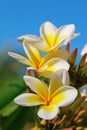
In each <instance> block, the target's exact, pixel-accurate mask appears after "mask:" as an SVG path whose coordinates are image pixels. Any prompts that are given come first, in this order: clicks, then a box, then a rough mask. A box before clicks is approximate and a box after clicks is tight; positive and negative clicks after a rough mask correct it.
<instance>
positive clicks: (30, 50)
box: [23, 40, 42, 66]
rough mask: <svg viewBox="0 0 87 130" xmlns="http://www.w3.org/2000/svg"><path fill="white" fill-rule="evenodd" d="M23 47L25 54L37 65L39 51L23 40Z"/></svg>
mask: <svg viewBox="0 0 87 130" xmlns="http://www.w3.org/2000/svg"><path fill="white" fill-rule="evenodd" d="M23 47H24V50H25V52H26V55H27V56H28V57H29V59H30V60H31V61H32V63H33V64H34V65H35V66H38V65H39V63H40V61H41V59H42V56H41V53H40V52H39V51H38V50H37V49H36V48H35V47H33V46H31V45H30V44H29V43H28V42H27V41H25V40H24V42H23Z"/></svg>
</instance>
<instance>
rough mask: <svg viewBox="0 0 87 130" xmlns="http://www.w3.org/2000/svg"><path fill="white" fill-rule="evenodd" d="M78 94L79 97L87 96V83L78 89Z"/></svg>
mask: <svg viewBox="0 0 87 130" xmlns="http://www.w3.org/2000/svg"><path fill="white" fill-rule="evenodd" d="M79 91H80V94H81V97H83V96H87V84H85V85H83V86H82V87H81V88H80V89H79ZM85 101H87V98H86V99H85Z"/></svg>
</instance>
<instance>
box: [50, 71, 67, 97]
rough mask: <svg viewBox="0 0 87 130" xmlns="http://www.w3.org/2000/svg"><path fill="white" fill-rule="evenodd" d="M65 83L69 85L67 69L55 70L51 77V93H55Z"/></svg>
mask: <svg viewBox="0 0 87 130" xmlns="http://www.w3.org/2000/svg"><path fill="white" fill-rule="evenodd" d="M64 85H69V74H68V72H67V71H66V70H63V69H62V70H58V71H56V72H54V73H53V74H52V76H51V78H50V84H49V91H50V95H51V96H52V95H54V93H55V92H56V91H57V90H58V89H59V88H60V87H61V86H64Z"/></svg>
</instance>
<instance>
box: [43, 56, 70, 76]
mask: <svg viewBox="0 0 87 130" xmlns="http://www.w3.org/2000/svg"><path fill="white" fill-rule="evenodd" d="M44 66H48V68H47V70H46V71H45V72H43V73H41V74H42V75H43V76H46V77H49V78H50V77H51V75H52V73H53V72H56V71H57V70H60V69H65V70H69V64H68V62H66V61H65V60H63V59H61V58H52V59H50V60H49V61H48V62H47V63H46V64H44V65H43V66H42V67H41V69H42V68H44Z"/></svg>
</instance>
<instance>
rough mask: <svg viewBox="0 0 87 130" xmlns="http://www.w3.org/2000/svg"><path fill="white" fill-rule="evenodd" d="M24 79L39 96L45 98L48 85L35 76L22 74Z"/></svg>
mask: <svg viewBox="0 0 87 130" xmlns="http://www.w3.org/2000/svg"><path fill="white" fill-rule="evenodd" d="M24 81H25V83H26V85H28V86H29V88H31V89H32V90H33V91H34V92H35V93H37V94H38V95H39V96H40V97H41V98H43V99H47V97H48V86H47V85H46V84H45V83H44V82H42V81H40V80H39V79H37V78H34V77H32V76H24Z"/></svg>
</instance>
